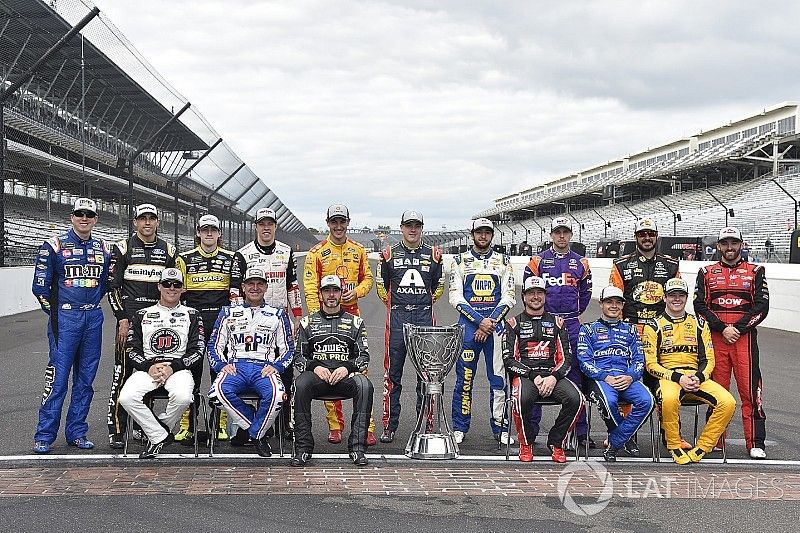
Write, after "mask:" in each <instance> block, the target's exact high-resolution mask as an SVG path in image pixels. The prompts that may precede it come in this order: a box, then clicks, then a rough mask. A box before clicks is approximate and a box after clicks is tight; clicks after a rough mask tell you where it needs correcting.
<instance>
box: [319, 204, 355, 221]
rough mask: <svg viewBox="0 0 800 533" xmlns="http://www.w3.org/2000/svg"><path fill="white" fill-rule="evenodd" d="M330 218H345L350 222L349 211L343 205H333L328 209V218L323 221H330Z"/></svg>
mask: <svg viewBox="0 0 800 533" xmlns="http://www.w3.org/2000/svg"><path fill="white" fill-rule="evenodd" d="M332 218H346V219H347V220H350V211H349V210H348V209H347V206H346V205H344V204H333V205H332V206H330V207H329V208H328V216H327V217H326V218H325V220H331V219H332Z"/></svg>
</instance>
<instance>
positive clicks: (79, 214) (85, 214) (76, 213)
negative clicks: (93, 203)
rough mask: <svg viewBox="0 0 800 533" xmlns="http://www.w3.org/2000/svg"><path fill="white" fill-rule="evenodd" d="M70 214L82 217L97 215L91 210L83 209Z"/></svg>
mask: <svg viewBox="0 0 800 533" xmlns="http://www.w3.org/2000/svg"><path fill="white" fill-rule="evenodd" d="M72 214H73V215H75V218H83V217H86V218H94V217H96V216H97V213H93V212H92V211H83V210H81V211H75V212H74V213H72Z"/></svg>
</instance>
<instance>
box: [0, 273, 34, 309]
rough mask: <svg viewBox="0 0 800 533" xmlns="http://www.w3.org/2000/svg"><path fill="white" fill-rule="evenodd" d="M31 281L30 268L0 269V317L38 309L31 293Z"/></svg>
mask: <svg viewBox="0 0 800 533" xmlns="http://www.w3.org/2000/svg"><path fill="white" fill-rule="evenodd" d="M32 281H33V267H32V266H24V267H5V268H0V283H2V286H3V298H1V299H0V316H8V315H14V314H17V313H24V312H25V311H32V310H34V309H39V303H38V302H37V301H36V298H34V297H33V294H32V293H31V282H32Z"/></svg>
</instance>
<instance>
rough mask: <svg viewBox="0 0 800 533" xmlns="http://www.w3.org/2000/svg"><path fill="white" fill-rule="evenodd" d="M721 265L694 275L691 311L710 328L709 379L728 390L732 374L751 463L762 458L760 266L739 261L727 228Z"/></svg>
mask: <svg viewBox="0 0 800 533" xmlns="http://www.w3.org/2000/svg"><path fill="white" fill-rule="evenodd" d="M717 249H718V250H719V253H720V260H719V262H717V263H714V264H713V265H709V266H706V267H703V268H701V269H700V270H699V271H698V272H697V284H696V285H695V292H694V308H695V311H697V314H698V315H700V316H702V317H704V318H705V319H706V320H707V321H708V325H709V326H710V327H711V339H712V341H713V342H714V350H715V352H714V353H715V355H716V366H715V367H714V372H713V373H712V375H711V377H712V378H714V381H716V382H717V383H719V384H720V385H722V386H723V387H725V388H726V389H729V388H730V385H731V372H733V375H734V377H735V378H736V387H737V388H738V389H739V399H740V400H741V402H742V425H743V426H744V440H745V445H746V446H747V449H748V451H749V453H750V457H752V458H753V459H766V457H767V452H766V451H765V447H764V446H765V440H766V438H767V432H766V429H765V425H764V422H765V420H766V418H767V415H765V414H764V406H763V405H762V401H761V391H762V383H761V367H760V364H759V353H758V331H757V330H756V326H757V325H759V324H760V323H761V322H762V321H763V320H764V319H765V318H766V317H767V313H768V312H769V289H768V287H767V279H766V277H765V276H764V267H763V266H761V265H756V264H753V263H748V262H747V261H745V260H744V259H742V254H741V252H742V234H741V233H740V232H739V230H738V229H736V228H732V227H727V228H722V230H721V231H720V232H719V240H718V241H717Z"/></svg>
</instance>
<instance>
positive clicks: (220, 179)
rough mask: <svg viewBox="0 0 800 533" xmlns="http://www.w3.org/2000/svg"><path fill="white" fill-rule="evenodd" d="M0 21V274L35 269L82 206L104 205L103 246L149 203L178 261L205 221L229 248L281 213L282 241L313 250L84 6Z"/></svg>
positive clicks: (5, 11) (44, 9) (22, 9)
mask: <svg viewBox="0 0 800 533" xmlns="http://www.w3.org/2000/svg"><path fill="white" fill-rule="evenodd" d="M56 6H57V7H56ZM0 18H1V19H2V20H0V78H1V79H2V81H1V82H0V92H1V93H2V96H0V113H1V114H0V118H2V128H0V132H1V133H2V135H1V136H2V147H3V150H2V154H1V155H2V157H0V181H2V188H0V191H2V198H0V207H1V208H2V213H0V214H2V217H1V218H0V220H1V222H0V232H2V235H3V239H2V241H0V245H2V246H1V247H0V266H7V265H17V264H32V263H33V258H34V251H35V249H36V247H38V245H39V244H41V242H42V240H43V238H44V237H47V236H51V235H52V234H53V233H55V232H57V231H60V230H61V229H65V228H66V227H67V224H68V213H69V211H70V209H71V206H72V204H73V202H74V201H75V199H76V198H78V197H80V196H90V197H92V198H93V199H95V200H96V201H97V202H98V206H99V210H100V219H99V222H98V225H97V227H96V233H97V234H98V235H101V236H103V237H108V238H118V237H122V236H125V235H127V234H128V233H129V232H130V224H129V220H130V215H131V208H132V206H133V205H135V204H138V203H142V202H150V203H153V204H155V205H156V206H158V208H159V210H160V211H161V213H162V215H161V228H160V232H161V235H162V236H163V237H165V238H166V239H167V240H171V241H174V242H175V244H176V245H177V246H178V248H179V249H181V250H183V249H186V248H188V247H189V246H190V245H191V243H192V240H193V236H194V227H195V221H196V220H197V219H198V218H199V217H200V216H201V215H203V214H205V213H212V214H214V215H216V216H217V217H219V218H220V220H221V221H222V225H223V228H222V232H223V241H224V243H225V244H226V246H228V247H232V248H236V247H238V246H240V245H242V244H244V242H246V241H247V240H249V239H250V238H252V228H251V222H252V220H253V218H252V215H253V214H254V213H255V211H256V210H257V209H258V208H261V207H271V208H272V209H274V210H275V211H276V213H277V215H278V223H279V228H280V230H281V231H280V234H279V238H280V239H281V240H283V241H285V242H287V243H289V244H291V245H293V246H294V247H295V248H296V249H307V248H308V247H309V246H310V245H311V244H312V243H313V242H314V238H313V236H312V235H311V233H310V232H309V231H308V229H307V228H306V227H305V225H303V223H302V222H301V221H300V220H298V219H297V217H296V216H295V215H294V214H293V213H292V211H291V210H290V209H289V208H288V207H287V206H286V205H284V204H283V202H282V201H281V200H280V198H279V197H278V196H277V194H276V193H275V192H274V191H272V190H271V188H270V187H269V186H268V185H267V184H266V183H265V181H264V180H263V179H262V178H261V177H259V176H258V175H256V173H255V172H254V171H253V170H252V169H250V168H249V167H248V166H247V164H246V163H245V162H244V161H242V160H241V158H239V156H238V155H236V153H235V152H234V150H233V149H232V148H231V147H230V146H229V145H228V144H227V143H226V142H224V141H223V139H222V138H221V137H220V136H219V134H218V133H217V132H216V131H215V130H214V128H213V127H212V126H211V125H210V124H209V123H208V121H207V120H206V119H205V118H204V117H203V115H202V114H201V113H200V112H199V111H198V110H197V109H196V108H194V107H193V106H192V105H191V104H190V103H189V102H188V101H187V100H186V99H185V98H184V97H183V96H182V95H181V94H180V93H179V92H178V91H177V90H176V89H175V88H174V87H172V86H171V85H170V84H169V83H168V82H167V81H166V79H165V78H164V77H163V76H161V74H159V73H158V72H157V71H156V70H155V69H154V68H153V67H152V65H150V64H149V63H148V62H147V60H146V59H145V58H144V57H142V56H141V54H140V53H139V52H138V51H137V50H136V49H135V48H134V46H133V45H132V44H131V43H130V42H129V41H128V40H127V39H126V38H125V36H124V35H123V34H122V33H121V32H120V31H119V30H118V29H117V28H116V27H115V26H114V25H113V23H112V22H111V21H109V20H108V19H107V18H106V17H104V16H103V14H102V13H99V10H98V9H97V8H95V7H94V6H92V5H91V3H90V2H89V1H88V0H59V1H58V3H56V2H44V1H41V0H3V2H0ZM77 30H79V33H78V31H77ZM71 33H72V34H73V35H72V36H71V38H69V39H68V40H64V39H63V38H64V37H65V36H69V35H70V34H71Z"/></svg>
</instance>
